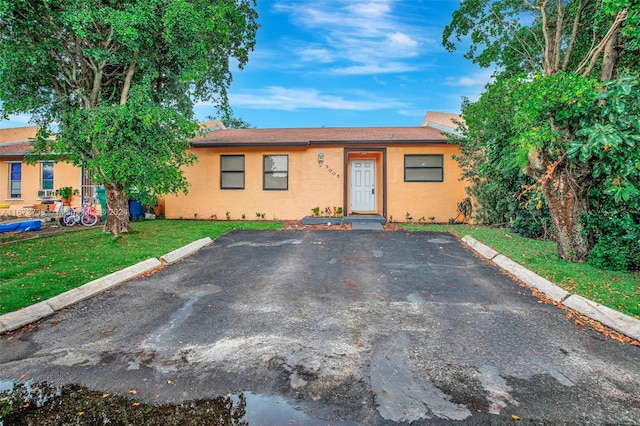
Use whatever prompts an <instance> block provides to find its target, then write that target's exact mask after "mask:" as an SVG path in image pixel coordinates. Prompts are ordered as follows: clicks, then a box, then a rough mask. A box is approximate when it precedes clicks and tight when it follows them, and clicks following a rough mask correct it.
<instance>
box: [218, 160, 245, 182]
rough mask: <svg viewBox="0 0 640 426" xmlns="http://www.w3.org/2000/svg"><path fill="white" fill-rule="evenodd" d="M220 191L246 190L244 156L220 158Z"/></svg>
mask: <svg viewBox="0 0 640 426" xmlns="http://www.w3.org/2000/svg"><path fill="white" fill-rule="evenodd" d="M220 189H244V155H221V156H220Z"/></svg>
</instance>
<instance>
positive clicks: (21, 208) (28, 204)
mask: <svg viewBox="0 0 640 426" xmlns="http://www.w3.org/2000/svg"><path fill="white" fill-rule="evenodd" d="M16 162H17V163H22V179H21V181H22V185H21V186H22V188H21V192H22V197H21V198H19V199H16V198H10V197H9V164H10V163H16ZM63 186H71V187H72V188H74V189H79V188H80V169H79V168H77V167H75V166H73V165H71V164H69V163H63V162H58V163H55V164H54V165H53V189H54V190H55V189H58V188H60V187H63ZM40 189H42V188H41V166H40V163H36V164H27V163H25V162H24V161H23V159H22V158H21V157H16V158H3V160H2V161H0V204H2V205H3V208H2V209H0V214H7V215H11V216H25V215H29V211H30V210H31V209H33V206H34V205H37V204H40V203H41V201H42V200H40V199H38V191H39V190H40ZM53 199H54V200H56V199H60V197H54V198H53ZM7 204H8V205H9V207H4V206H6V205H7ZM70 204H71V205H72V206H79V205H80V198H79V197H78V196H75V197H73V198H72V199H71V200H70Z"/></svg>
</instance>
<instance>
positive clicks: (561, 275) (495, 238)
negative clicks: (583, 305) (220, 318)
mask: <svg viewBox="0 0 640 426" xmlns="http://www.w3.org/2000/svg"><path fill="white" fill-rule="evenodd" d="M403 227H404V228H405V229H407V230H411V231H444V232H451V233H452V234H454V235H456V236H458V237H460V238H462V237H464V236H465V235H470V236H471V237H473V238H475V239H476V240H478V241H480V242H482V243H484V244H486V245H487V246H489V247H491V248H493V249H494V250H496V251H498V252H499V253H501V254H503V255H505V256H507V257H509V258H511V259H512V260H514V261H516V262H518V263H520V264H521V265H523V266H524V267H526V268H528V269H530V270H531V271H533V272H535V273H536V274H538V275H540V276H542V277H544V278H546V279H548V280H549V281H551V282H553V283H556V284H557V285H558V286H560V287H562V288H564V289H565V290H567V291H568V292H570V293H573V294H578V295H580V296H583V297H586V298H587V299H590V300H593V301H595V302H598V303H601V304H602V305H605V306H608V307H610V308H613V309H616V310H618V311H620V312H623V313H625V314H627V315H631V316H633V317H636V318H640V275H639V274H638V272H620V271H607V270H602V269H597V268H594V267H593V266H591V265H588V264H586V263H571V262H566V261H564V260H562V259H559V258H558V256H557V254H556V243H555V242H550V241H538V240H532V239H529V238H524V237H521V236H519V235H517V234H514V233H512V232H507V231H505V230H503V229H496V228H489V227H486V226H472V225H404V226H403Z"/></svg>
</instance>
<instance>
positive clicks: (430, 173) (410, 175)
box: [404, 155, 444, 182]
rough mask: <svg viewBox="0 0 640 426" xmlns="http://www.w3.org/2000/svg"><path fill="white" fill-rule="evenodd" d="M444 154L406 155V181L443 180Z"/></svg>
mask: <svg viewBox="0 0 640 426" xmlns="http://www.w3.org/2000/svg"><path fill="white" fill-rule="evenodd" d="M443 162H444V156H442V155H405V156H404V181H405V182H442V181H443V180H444V171H443Z"/></svg>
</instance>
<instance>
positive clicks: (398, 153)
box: [387, 145, 467, 222]
mask: <svg viewBox="0 0 640 426" xmlns="http://www.w3.org/2000/svg"><path fill="white" fill-rule="evenodd" d="M459 153H460V149H459V147H458V146H456V145H429V146H425V147H413V146H412V147H392V148H389V149H388V154H387V156H388V164H387V186H388V188H389V189H388V194H387V205H388V217H387V220H389V219H390V218H391V217H393V221H394V222H406V221H407V220H406V214H407V213H409V214H410V215H411V217H412V218H413V221H418V219H420V218H421V217H424V218H425V222H431V219H429V218H430V217H434V219H433V221H434V222H447V221H448V220H449V219H450V218H455V217H456V215H457V204H458V203H459V202H460V201H462V200H463V199H464V198H466V197H467V195H466V192H465V183H464V182H462V181H461V180H460V176H461V170H460V168H459V166H458V163H457V162H456V161H455V160H454V159H453V158H451V156H452V155H453V154H459ZM406 154H442V155H443V166H444V170H443V181H442V182H405V181H404V156H405V155H406ZM459 220H462V218H459Z"/></svg>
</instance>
